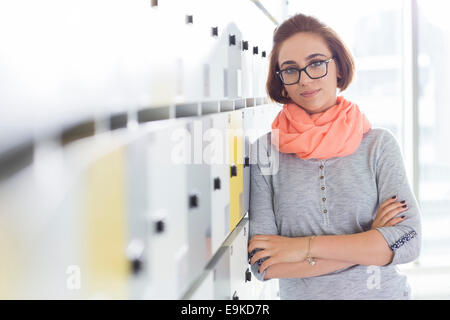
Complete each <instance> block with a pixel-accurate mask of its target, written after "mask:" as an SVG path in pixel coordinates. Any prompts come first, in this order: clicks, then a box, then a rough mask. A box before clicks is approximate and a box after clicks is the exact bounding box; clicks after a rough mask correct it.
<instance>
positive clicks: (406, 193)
mask: <svg viewBox="0 0 450 320" xmlns="http://www.w3.org/2000/svg"><path fill="white" fill-rule="evenodd" d="M381 140H382V145H381V146H380V148H379V150H380V152H379V154H378V156H377V160H376V179H377V188H378V203H379V204H381V203H383V202H384V201H386V200H387V199H388V198H391V197H393V196H395V195H396V196H397V201H402V200H406V204H407V205H408V210H406V211H403V212H402V213H401V215H405V216H406V219H405V220H404V221H402V222H401V223H398V224H397V225H395V226H389V227H380V228H376V230H378V231H380V232H381V234H382V235H383V236H384V238H385V240H386V242H387V243H388V245H389V247H390V248H391V250H392V251H393V252H394V257H393V259H392V261H391V262H390V263H389V264H388V265H396V264H402V263H408V262H411V261H414V260H415V259H417V258H418V257H419V254H420V250H421V241H422V230H421V228H422V227H421V209H420V207H419V204H418V202H417V200H416V197H415V196H414V193H413V192H412V189H411V186H410V183H409V181H408V178H407V175H406V170H405V167H404V162H403V156H402V153H401V149H400V146H399V143H398V142H397V140H396V138H395V136H394V135H393V134H392V133H391V132H390V131H389V130H386V133H385V135H384V139H381Z"/></svg>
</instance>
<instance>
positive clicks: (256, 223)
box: [249, 133, 278, 281]
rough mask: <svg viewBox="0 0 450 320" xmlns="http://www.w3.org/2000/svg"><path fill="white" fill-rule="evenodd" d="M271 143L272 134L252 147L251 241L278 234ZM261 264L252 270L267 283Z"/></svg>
mask: <svg viewBox="0 0 450 320" xmlns="http://www.w3.org/2000/svg"><path fill="white" fill-rule="evenodd" d="M269 143H270V133H269V134H267V135H264V136H262V137H261V138H259V139H258V140H256V142H255V143H253V144H251V145H250V148H251V158H250V159H251V162H250V205H249V224H250V225H249V237H250V238H249V239H251V238H252V237H253V236H254V235H258V234H278V228H277V225H276V221H275V214H274V207H273V188H272V174H273V170H272V169H273V167H272V166H273V161H271V156H270V152H274V149H273V148H272V147H271V145H270V144H269ZM258 262H259V263H258ZM261 263H262V261H257V262H255V263H254V264H253V265H252V266H251V270H252V273H253V275H254V276H255V277H256V278H257V279H258V280H261V281H265V280H264V275H265V272H266V271H264V272H263V273H259V272H258V269H259V266H260V264H261Z"/></svg>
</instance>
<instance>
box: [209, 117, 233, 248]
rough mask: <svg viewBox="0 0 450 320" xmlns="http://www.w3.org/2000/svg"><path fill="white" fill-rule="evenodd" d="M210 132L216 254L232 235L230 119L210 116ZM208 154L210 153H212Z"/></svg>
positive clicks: (212, 215) (212, 207)
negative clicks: (229, 151)
mask: <svg viewBox="0 0 450 320" xmlns="http://www.w3.org/2000/svg"><path fill="white" fill-rule="evenodd" d="M208 118H209V119H210V121H211V131H209V132H207V134H206V135H205V137H204V139H205V140H206V141H210V144H209V145H208V146H207V148H206V152H207V154H206V156H207V158H208V159H209V160H210V163H211V177H210V179H211V186H212V188H211V237H212V239H211V243H212V252H213V253H214V252H216V251H217V250H218V249H219V247H220V246H221V244H222V243H223V242H224V240H225V239H226V237H227V236H228V234H229V232H230V169H229V168H230V167H229V165H228V158H229V155H228V146H229V139H228V136H227V128H228V116H227V114H224V113H218V114H213V115H209V116H208ZM209 150H210V151H211V152H209Z"/></svg>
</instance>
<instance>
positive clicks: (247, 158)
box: [244, 157, 250, 168]
mask: <svg viewBox="0 0 450 320" xmlns="http://www.w3.org/2000/svg"><path fill="white" fill-rule="evenodd" d="M246 167H250V157H245V159H244V168H246Z"/></svg>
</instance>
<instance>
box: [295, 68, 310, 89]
mask: <svg viewBox="0 0 450 320" xmlns="http://www.w3.org/2000/svg"><path fill="white" fill-rule="evenodd" d="M312 81H313V79H311V78H310V77H309V76H308V75H307V74H306V72H305V70H302V72H300V80H299V81H298V84H299V85H300V86H304V85H307V84H309V83H311V82H312Z"/></svg>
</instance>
